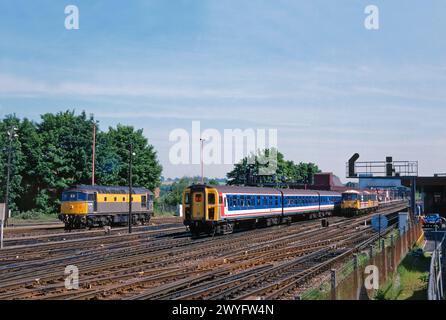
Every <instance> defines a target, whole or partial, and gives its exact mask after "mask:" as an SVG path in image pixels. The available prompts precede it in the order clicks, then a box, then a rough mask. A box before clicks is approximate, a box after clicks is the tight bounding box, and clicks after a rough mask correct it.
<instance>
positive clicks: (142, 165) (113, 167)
mask: <svg viewBox="0 0 446 320" xmlns="http://www.w3.org/2000/svg"><path fill="white" fill-rule="evenodd" d="M130 142H131V143H132V144H133V152H134V154H135V155H134V157H133V183H134V185H135V186H136V185H137V186H141V187H145V188H148V189H150V190H154V189H155V188H156V187H158V186H159V185H160V183H161V181H160V177H161V171H162V167H161V165H160V164H159V162H158V159H157V155H156V151H155V149H154V148H153V146H152V145H150V144H149V143H148V140H147V138H146V137H144V135H143V130H142V129H139V130H135V129H134V128H133V127H132V126H124V125H118V126H117V127H116V128H112V127H110V128H109V130H108V132H107V133H106V137H105V138H103V140H102V142H101V143H103V145H101V149H102V151H100V157H99V159H98V162H99V163H100V168H101V170H105V172H100V173H99V175H100V182H101V183H103V182H104V183H107V184H113V185H127V184H128V163H129V144H130ZM104 148H105V150H104ZM109 174H110V175H109Z"/></svg>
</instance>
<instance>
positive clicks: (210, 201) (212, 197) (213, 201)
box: [208, 193, 215, 204]
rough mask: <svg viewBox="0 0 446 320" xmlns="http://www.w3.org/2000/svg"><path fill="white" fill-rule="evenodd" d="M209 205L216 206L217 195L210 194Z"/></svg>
mask: <svg viewBox="0 0 446 320" xmlns="http://www.w3.org/2000/svg"><path fill="white" fill-rule="evenodd" d="M208 204H215V194H213V193H209V194H208Z"/></svg>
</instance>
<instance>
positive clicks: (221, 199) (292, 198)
mask: <svg viewBox="0 0 446 320" xmlns="http://www.w3.org/2000/svg"><path fill="white" fill-rule="evenodd" d="M340 205H341V194H340V193H338V192H332V191H316V190H296V189H274V188H257V187H235V186H207V185H192V186H190V187H188V188H186V189H185V191H184V193H183V216H184V224H185V225H186V226H188V227H189V229H190V231H191V232H192V234H193V235H198V234H200V233H207V234H224V233H231V232H232V231H233V229H234V228H235V227H238V226H240V225H251V226H252V225H256V226H262V225H265V226H269V225H275V224H280V223H289V222H291V221H292V219H293V218H296V217H304V216H305V217H308V218H318V217H324V216H328V215H331V214H332V213H333V212H334V211H335V210H337V209H339V208H340Z"/></svg>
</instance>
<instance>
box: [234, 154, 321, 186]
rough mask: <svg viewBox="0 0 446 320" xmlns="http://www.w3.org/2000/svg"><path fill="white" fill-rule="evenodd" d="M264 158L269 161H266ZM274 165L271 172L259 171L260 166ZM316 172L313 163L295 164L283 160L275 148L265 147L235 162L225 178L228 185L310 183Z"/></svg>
mask: <svg viewBox="0 0 446 320" xmlns="http://www.w3.org/2000/svg"><path fill="white" fill-rule="evenodd" d="M274 155H276V157H275V156H274ZM259 159H260V160H261V161H259ZM265 159H269V161H268V162H266V160H265ZM274 166H275V168H276V170H274V171H273V172H272V174H269V175H263V174H262V172H261V171H260V169H261V168H262V167H263V168H266V167H274ZM317 172H320V170H319V168H318V166H317V165H316V164H314V163H304V162H300V163H299V164H296V163H294V161H291V160H285V158H284V155H283V154H282V153H280V152H279V151H277V150H275V149H265V150H262V151H259V152H258V153H257V154H256V155H255V154H251V155H249V156H248V157H245V158H243V159H242V160H241V161H240V162H239V163H237V164H235V165H234V168H233V170H231V171H230V172H228V174H227V178H228V184H229V185H248V184H250V185H251V184H257V185H263V184H276V183H312V179H313V175H314V174H315V173H317Z"/></svg>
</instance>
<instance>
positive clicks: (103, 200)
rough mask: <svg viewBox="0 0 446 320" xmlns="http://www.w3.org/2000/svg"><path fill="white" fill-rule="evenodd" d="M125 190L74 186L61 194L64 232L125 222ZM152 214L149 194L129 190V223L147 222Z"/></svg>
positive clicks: (122, 188) (127, 192)
mask: <svg viewBox="0 0 446 320" xmlns="http://www.w3.org/2000/svg"><path fill="white" fill-rule="evenodd" d="M128 213H129V188H128V187H108V186H88V185H78V186H74V187H72V188H69V189H67V190H65V191H64V192H63V193H62V201H61V210H60V214H59V219H60V220H61V221H62V222H64V223H65V226H66V228H67V229H78V228H85V227H95V226H107V225H109V226H111V225H116V224H124V223H128ZM152 215H153V194H152V193H151V192H150V191H149V190H148V189H145V188H133V193H132V219H133V221H132V223H133V224H137V223H141V224H144V223H147V222H149V220H150V217H151V216H152Z"/></svg>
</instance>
